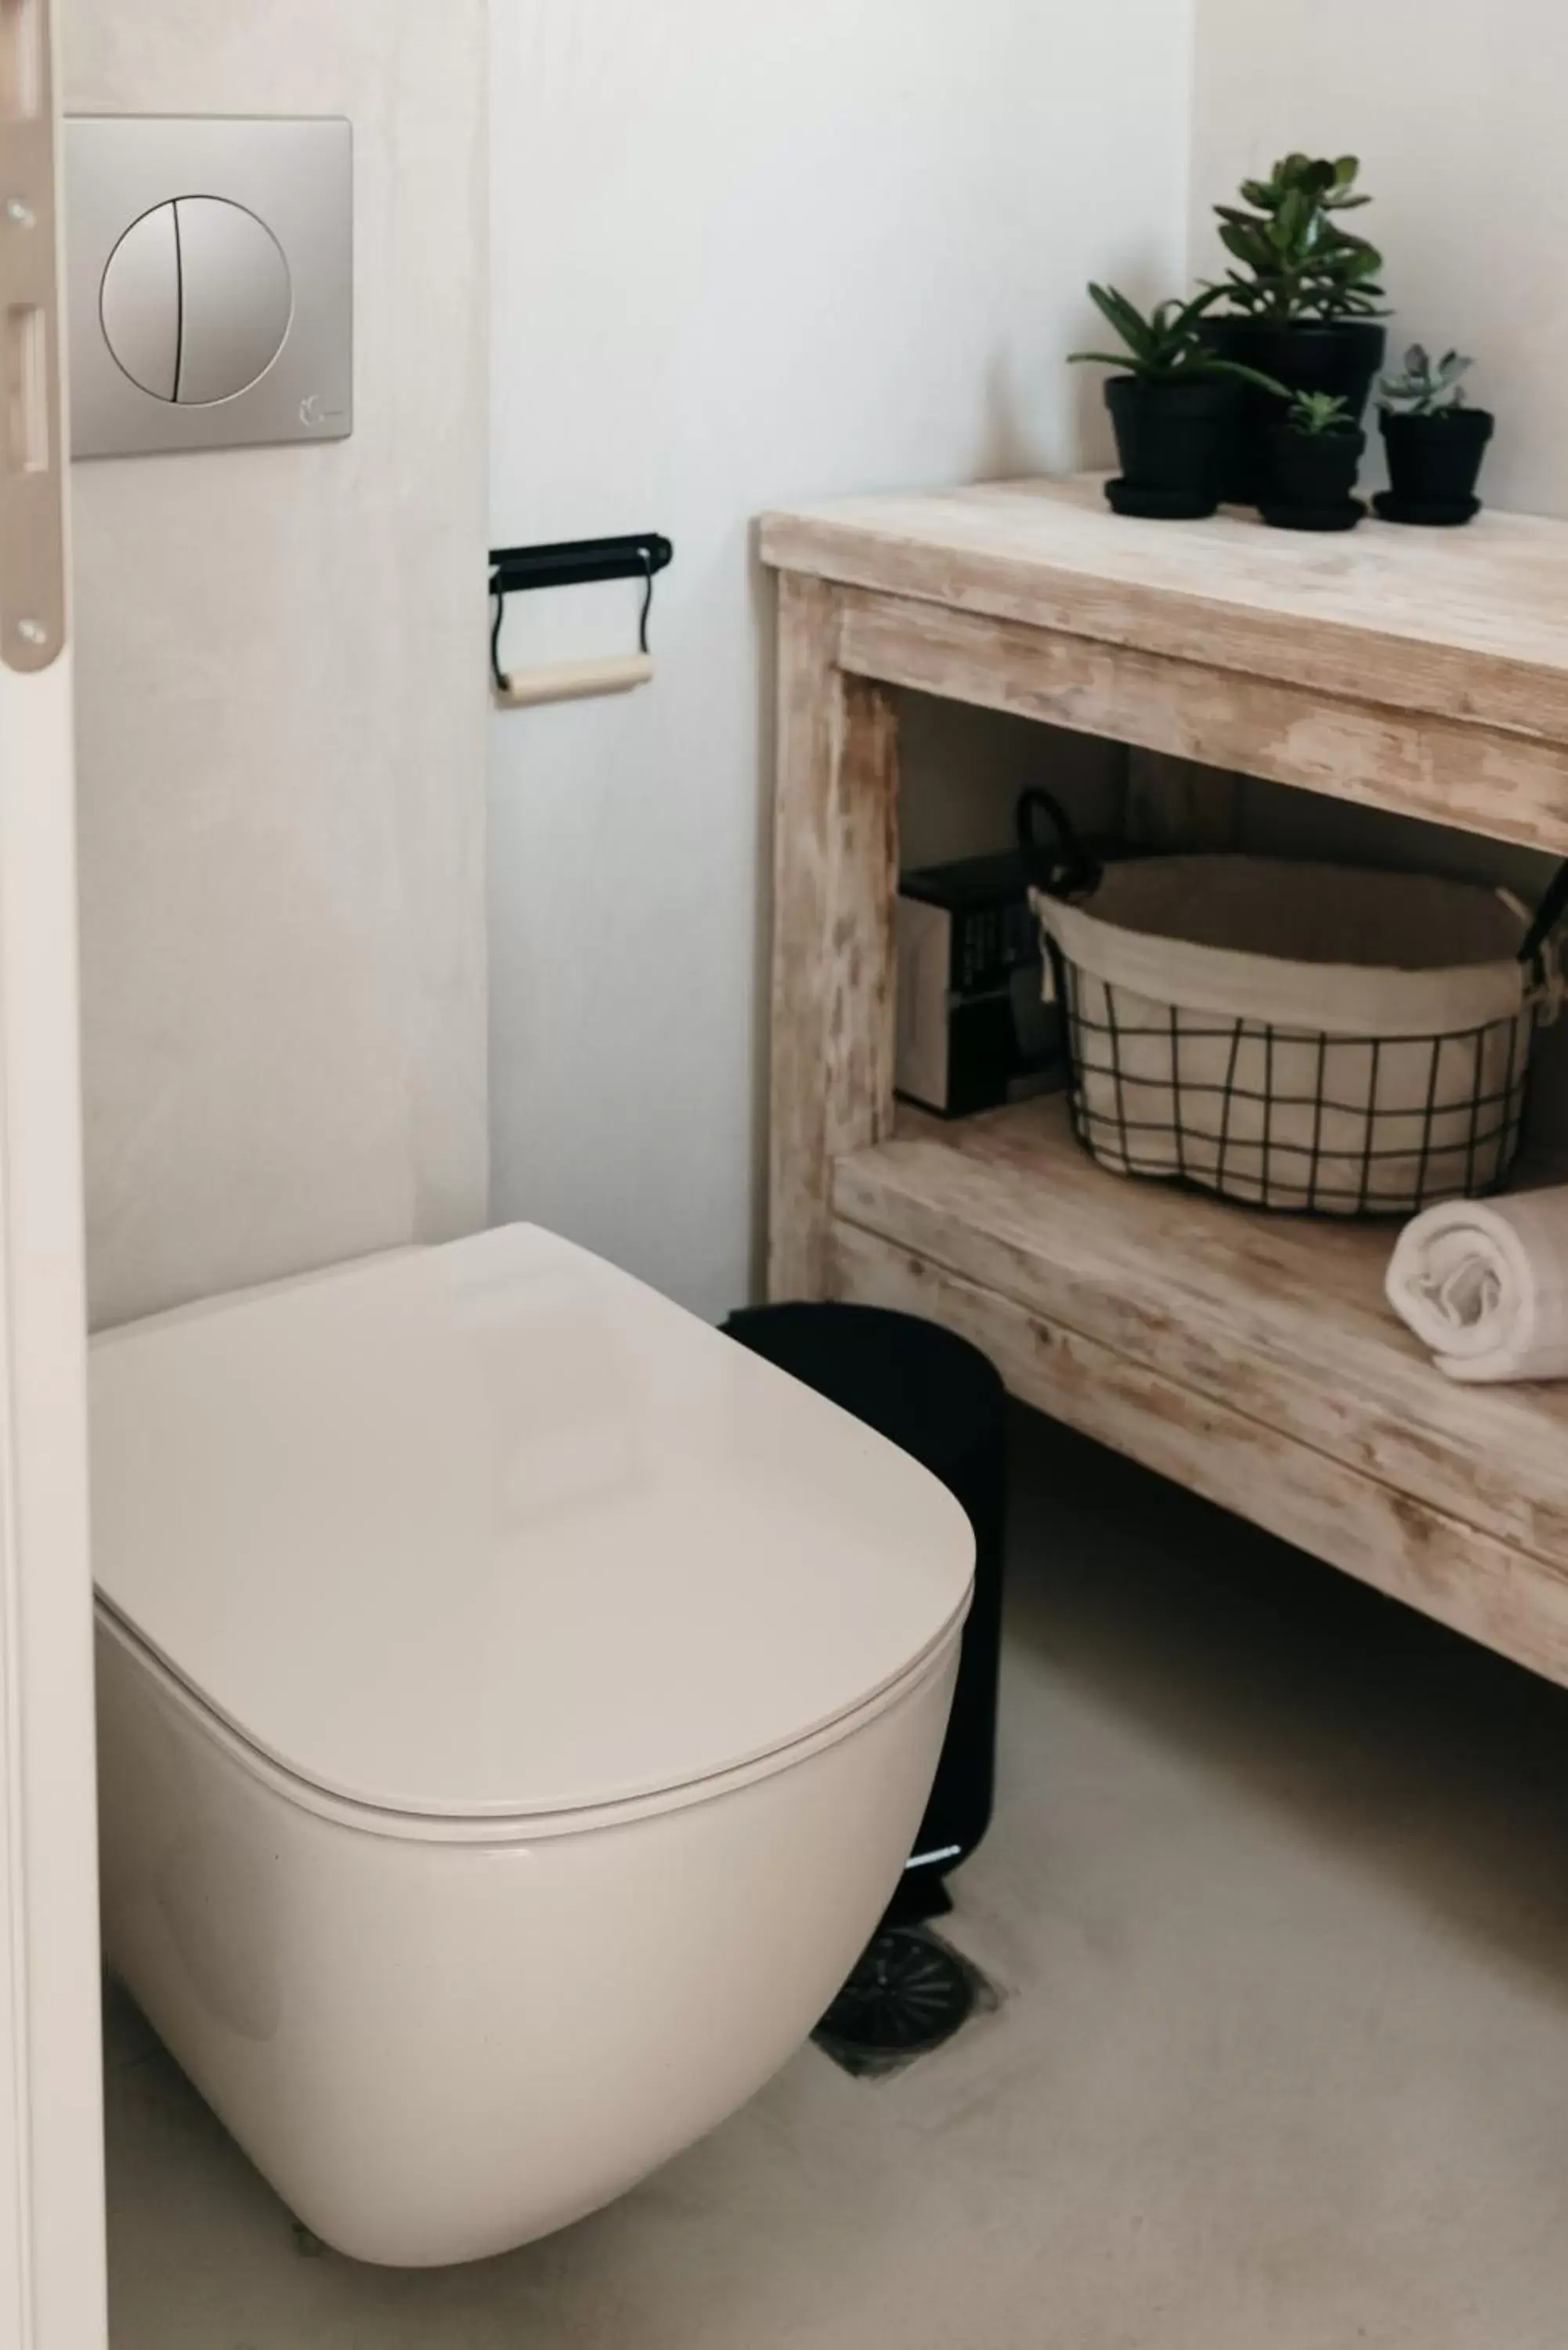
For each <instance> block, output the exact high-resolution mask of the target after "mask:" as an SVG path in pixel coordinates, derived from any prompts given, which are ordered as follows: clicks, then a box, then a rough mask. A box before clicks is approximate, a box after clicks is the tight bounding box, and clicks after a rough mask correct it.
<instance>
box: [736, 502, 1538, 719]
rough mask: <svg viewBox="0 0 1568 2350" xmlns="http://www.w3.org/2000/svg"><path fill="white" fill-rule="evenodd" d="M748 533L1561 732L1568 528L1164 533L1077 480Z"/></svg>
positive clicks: (1302, 675)
mask: <svg viewBox="0 0 1568 2350" xmlns="http://www.w3.org/2000/svg"><path fill="white" fill-rule="evenodd" d="M761 544H762V553H763V561H764V562H766V563H770V564H773V565H774V566H776V567H779V568H781V569H784V570H789V571H799V572H804V573H807V574H810V575H812V576H813V577H820V578H825V579H832V580H835V581H836V582H838V583H839V584H841V585H843V586H846V587H862V588H867V589H870V590H872V591H873V592H875V593H877V594H883V595H891V596H906V597H913V598H921V599H924V600H927V601H929V602H932V603H936V604H940V605H944V606H947V607H950V608H952V609H954V610H958V611H963V612H969V613H981V614H989V615H991V616H992V617H994V618H997V619H1011V620H1015V621H1018V622H1020V623H1021V624H1023V626H1025V627H1030V628H1037V629H1055V630H1060V631H1063V632H1064V633H1066V634H1069V635H1075V636H1082V637H1088V638H1092V639H1097V640H1099V641H1101V642H1104V643H1107V644H1122V645H1132V646H1137V647H1139V648H1140V649H1141V650H1144V651H1146V652H1153V653H1162V654H1165V655H1167V656H1169V657H1171V658H1173V659H1176V660H1196V661H1199V662H1202V663H1205V664H1207V665H1208V666H1210V667H1211V668H1215V669H1225V670H1231V671H1238V672H1240V673H1241V675H1242V676H1244V677H1258V678H1272V679H1274V680H1276V681H1282V682H1285V683H1289V684H1291V685H1294V686H1298V687H1302V688H1303V689H1305V690H1307V691H1311V692H1314V693H1316V694H1318V695H1321V696H1324V697H1326V698H1328V699H1330V700H1336V701H1343V700H1350V701H1355V702H1373V703H1382V704H1386V706H1388V707H1389V708H1392V709H1397V710H1407V711H1412V712H1419V713H1422V714H1426V715H1437V716H1445V717H1449V718H1454V719H1458V720H1460V721H1466V722H1471V723H1477V724H1482V725H1491V726H1498V727H1501V728H1505V729H1512V730H1514V731H1517V732H1519V733H1527V734H1536V735H1539V736H1542V737H1543V738H1544V739H1545V740H1547V741H1550V742H1556V743H1561V742H1563V741H1568V523H1561V522H1554V521H1549V520H1546V519H1544V518H1542V517H1541V516H1538V515H1502V514H1490V513H1488V514H1483V515H1481V516H1480V518H1479V520H1477V521H1476V522H1474V523H1472V524H1471V525H1469V528H1468V529H1465V530H1459V531H1421V530H1410V529H1402V528H1401V527H1400V526H1399V525H1397V524H1393V523H1379V522H1375V521H1368V522H1366V523H1364V524H1363V525H1361V527H1360V528H1359V529H1358V530H1356V531H1355V532H1351V533H1347V534H1345V535H1343V536H1335V537H1334V539H1333V540H1332V541H1330V540H1327V539H1313V538H1311V537H1310V536H1305V535H1304V534H1301V533H1296V532H1290V531H1272V530H1270V529H1268V528H1267V527H1266V526H1265V525H1263V524H1262V523H1260V522H1259V521H1258V520H1257V519H1256V518H1255V517H1253V516H1250V515H1241V514H1238V513H1225V514H1220V515H1215V516H1214V517H1213V518H1212V519H1211V520H1210V521H1208V522H1195V523H1183V524H1182V525H1180V526H1179V527H1177V526H1174V525H1171V524H1169V523H1159V522H1145V521H1140V520H1137V519H1136V518H1133V517H1130V516H1127V515H1113V514H1112V513H1111V512H1110V510H1109V508H1108V507H1107V506H1106V503H1105V499H1104V496H1103V494H1102V488H1101V484H1100V483H1099V481H1098V480H1097V479H1095V478H1093V477H1089V476H1085V475H1077V476H1075V477H1073V478H1072V479H1069V480H1064V481H1027V482H1001V483H987V484H981V485H979V486H977V487H973V488H969V489H960V490H945V491H940V492H936V493H929V494H909V495H904V496H893V497H869V498H855V499H847V500H844V501H840V502H838V503H836V504H831V505H826V506H807V507H800V508H796V509H793V510H791V511H789V512H784V513H778V514H773V515H767V516H765V517H764V519H763V526H762V539H761Z"/></svg>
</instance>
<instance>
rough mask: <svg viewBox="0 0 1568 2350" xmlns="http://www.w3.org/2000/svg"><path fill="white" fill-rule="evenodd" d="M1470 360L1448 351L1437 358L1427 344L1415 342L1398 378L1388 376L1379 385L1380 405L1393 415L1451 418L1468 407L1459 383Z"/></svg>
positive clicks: (1466, 370)
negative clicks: (1459, 410)
mask: <svg viewBox="0 0 1568 2350" xmlns="http://www.w3.org/2000/svg"><path fill="white" fill-rule="evenodd" d="M1470 366H1471V361H1470V360H1469V359H1466V358H1465V357H1464V356H1463V354H1462V353H1461V352H1459V351H1445V352H1444V353H1443V356H1442V358H1441V359H1433V358H1432V357H1431V355H1430V354H1429V352H1428V349H1427V348H1426V346H1425V344H1423V343H1412V344H1411V346H1410V348H1409V349H1408V350H1407V352H1406V354H1405V364H1404V366H1403V367H1402V368H1401V369H1400V370H1399V372H1398V374H1397V375H1386V376H1384V377H1383V379H1382V380H1381V381H1380V382H1379V384H1378V386H1377V390H1378V403H1377V404H1378V406H1379V407H1380V408H1381V409H1382V410H1383V411H1385V413H1386V414H1388V415H1391V416H1400V415H1404V416H1452V415H1453V413H1454V411H1455V410H1456V409H1459V408H1462V407H1463V406H1464V404H1465V390H1464V386H1463V384H1462V383H1461V382H1460V381H1459V378H1460V377H1461V376H1462V375H1468V374H1469V369H1470Z"/></svg>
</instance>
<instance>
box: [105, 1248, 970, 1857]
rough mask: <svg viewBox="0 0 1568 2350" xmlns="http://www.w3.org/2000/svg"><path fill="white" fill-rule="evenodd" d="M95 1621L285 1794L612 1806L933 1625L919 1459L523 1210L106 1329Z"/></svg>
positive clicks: (848, 1726) (691, 1787)
mask: <svg viewBox="0 0 1568 2350" xmlns="http://www.w3.org/2000/svg"><path fill="white" fill-rule="evenodd" d="M92 1440H93V1503H94V1513H95V1521H96V1530H95V1550H96V1565H97V1573H98V1580H99V1613H100V1621H101V1623H102V1625H103V1627H104V1628H105V1630H106V1632H107V1633H108V1634H109V1636H111V1637H114V1638H118V1639H119V1640H121V1641H123V1642H125V1643H128V1644H129V1645H130V1646H131V1647H132V1648H134V1649H136V1650H137V1651H139V1652H140V1654H141V1655H142V1656H143V1657H144V1659H147V1660H149V1661H151V1662H153V1663H154V1664H155V1665H156V1668H157V1669H158V1670H159V1671H160V1673H161V1675H162V1676H163V1677H164V1678H165V1679H166V1680H167V1681H168V1682H169V1683H170V1684H171V1685H172V1686H173V1687H174V1688H175V1689H176V1690H178V1691H179V1692H180V1695H181V1699H182V1702H183V1703H184V1704H185V1705H186V1706H187V1707H189V1708H192V1709H194V1710H195V1711H197V1712H198V1713H199V1714H201V1715H202V1716H204V1717H205V1718H206V1719H207V1720H208V1721H210V1722H211V1724H212V1725H213V1729H214V1731H216V1732H217V1733H218V1734H220V1735H223V1736H224V1737H225V1738H227V1739H228V1740H230V1741H232V1742H234V1744H235V1747H236V1751H240V1752H244V1753H245V1754H247V1755H248V1756H249V1757H250V1759H251V1762H252V1764H253V1765H254V1767H256V1768H258V1769H261V1770H262V1771H264V1772H267V1773H274V1774H281V1779H282V1780H283V1781H284V1782H286V1783H287V1784H288V1786H289V1787H291V1788H292V1790H293V1791H294V1795H295V1799H296V1800H298V1801H303V1802H305V1803H306V1804H308V1805H309V1806H310V1807H312V1808H316V1809H326V1810H328V1811H335V1810H336V1809H337V1807H347V1808H348V1812H349V1813H350V1814H353V1815H354V1816H355V1817H356V1818H358V1820H359V1821H360V1824H362V1825H373V1824H375V1823H376V1822H379V1823H381V1824H382V1825H383V1832H389V1833H411V1834H415V1835H423V1836H427V1837H428V1836H440V1837H446V1836H452V1837H454V1838H457V1839H459V1840H463V1839H466V1838H468V1837H470V1836H484V1837H491V1838H493V1837H496V1836H497V1835H500V1836H502V1837H504V1836H505V1835H507V1834H508V1833H509V1832H514V1833H519V1834H520V1833H523V1832H524V1831H525V1832H526V1833H528V1834H531V1835H538V1834H547V1833H551V1832H553V1831H558V1830H559V1829H560V1828H561V1827H562V1826H571V1825H578V1826H582V1825H589V1824H590V1823H591V1822H592V1821H594V1820H596V1819H597V1818H598V1817H599V1816H601V1815H603V1816H612V1815H613V1816H615V1817H626V1816H633V1815H638V1814H640V1813H642V1812H645V1811H647V1810H648V1809H649V1808H660V1807H665V1806H668V1805H669V1804H672V1803H678V1802H682V1801H690V1800H695V1799H696V1798H697V1797H698V1796H700V1795H701V1794H711V1793H714V1792H720V1791H722V1789H723V1787H724V1786H725V1785H726V1784H728V1783H744V1782H745V1780H746V1779H748V1778H750V1777H754V1776H756V1775H758V1774H759V1773H762V1772H763V1771H765V1770H766V1769H768V1768H770V1767H773V1768H778V1767H783V1766H784V1764H785V1763H791V1762H793V1761H795V1760H797V1759H799V1758H800V1757H801V1755H802V1754H803V1753H805V1752H809V1751H810V1749H811V1747H812V1746H813V1744H814V1743H822V1742H828V1741H830V1740H831V1739H832V1738H833V1737H834V1736H835V1735H847V1734H848V1732H849V1731H851V1730H853V1729H855V1728H857V1727H859V1726H860V1724H861V1723H862V1722H863V1721H867V1720H869V1719H871V1718H872V1717H873V1716H874V1715H875V1713H876V1711H877V1710H878V1709H879V1707H881V1706H882V1705H884V1704H891V1703H893V1702H895V1701H897V1700H898V1698H899V1697H900V1696H901V1695H902V1693H903V1692H904V1691H905V1690H907V1689H908V1688H909V1686H910V1685H911V1684H912V1683H914V1682H916V1681H918V1680H919V1678H920V1676H921V1673H922V1672H923V1671H924V1670H927V1669H929V1665H930V1662H931V1660H933V1659H937V1658H938V1657H939V1656H940V1655H941V1654H942V1653H944V1652H945V1650H946V1648H947V1647H948V1646H949V1645H950V1638H951V1635H952V1632H953V1629H954V1627H955V1625H956V1624H957V1623H958V1622H959V1621H961V1617H962V1615H963V1613H964V1610H965V1608H966V1607H967V1606H968V1599H969V1581H970V1572H971V1559H972V1545H971V1540H970V1536H969V1530H968V1526H967V1522H965V1521H964V1520H963V1517H962V1513H961V1511H960V1510H959V1508H958V1505H957V1504H956V1503H954V1502H953V1501H952V1499H951V1497H950V1495H949V1494H948V1493H947V1492H946V1490H945V1489H944V1488H943V1487H941V1486H940V1485H939V1484H938V1483H937V1482H936V1481H935V1480H934V1479H932V1478H930V1477H929V1476H928V1474H927V1473H926V1472H925V1471H923V1470H921V1469H919V1467H918V1466H917V1465H916V1464H915V1463H914V1462H913V1461H909V1459H908V1458H907V1457H906V1456H904V1455H903V1454H901V1453H898V1452H897V1451H894V1449H893V1448H892V1447H890V1446H888V1444H886V1443H885V1442H884V1441H883V1440H881V1439H880V1438H878V1437H877V1436H876V1435H874V1434H873V1433H872V1432H871V1431H869V1430H867V1429H865V1428H863V1427H862V1426H861V1425H860V1424H859V1423H858V1422H857V1421H855V1420H853V1419H849V1418H848V1417H847V1416H846V1414H844V1413H842V1412H840V1411H839V1410H837V1409H836V1407H834V1406H833V1405H831V1404H828V1403H826V1401H825V1400H824V1399H822V1398H820V1397H818V1396H815V1395H814V1394H812V1393H810V1392H809V1391H808V1390H806V1389H805V1388H801V1387H799V1386H798V1385H797V1384H796V1383H795V1382H794V1381H792V1380H790V1379H788V1378H785V1377H784V1375H783V1374H781V1373H779V1372H778V1371H776V1370H775V1369H774V1367H772V1366H771V1365H769V1364H767V1363H765V1362H763V1361H762V1360H761V1359H760V1358H758V1357H755V1356H753V1355H751V1354H750V1353H749V1352H747V1351H746V1350H745V1349H743V1348H742V1347H737V1346H735V1345H734V1344H733V1343H732V1341H730V1340H728V1339H726V1338H724V1337H722V1336H721V1335H720V1334H719V1333H717V1332H715V1331H713V1330H711V1328H709V1327H708V1326H705V1325H703V1324H701V1323H699V1322H697V1321H695V1320H694V1319H693V1318H692V1317H691V1316H690V1315H686V1314H685V1313H683V1312H682V1311H681V1310H680V1308H678V1307H676V1306H674V1305H670V1303H669V1301H668V1300H666V1299H664V1298H662V1297H659V1296H658V1295H656V1294H655V1293H654V1292H652V1291H650V1290H649V1289H647V1288H645V1287H644V1286H643V1285H642V1284H639V1283H637V1282H635V1281H633V1280H631V1279H630V1278H628V1276H627V1275H625V1274H620V1273H618V1272H616V1271H615V1270H613V1269H612V1268H611V1267H609V1266H608V1265H606V1264H604V1263H601V1262H600V1261H599V1260H597V1259H596V1258H594V1257H591V1256H589V1255H587V1253H585V1252H583V1251H581V1250H579V1249H576V1248H574V1247H572V1246H571V1245H570V1244H568V1243H565V1242H563V1241H561V1240H559V1239H557V1238H556V1237H555V1236H554V1235H552V1234H548V1233H545V1232H540V1231H538V1230H537V1229H536V1228H534V1227H530V1226H513V1227H511V1228H509V1229H507V1230H504V1231H500V1232H490V1233H485V1234H483V1235H481V1236H479V1237H478V1238H476V1239H474V1240H472V1241H466V1242H462V1243H453V1244H450V1245H448V1246H446V1247H442V1248H437V1249H426V1250H413V1251H408V1252H402V1253H398V1254H396V1255H391V1256H386V1257H380V1258H375V1259H370V1260H368V1261H365V1262H364V1263H359V1264H356V1265H351V1266H348V1267H345V1268H341V1269H338V1270H336V1271H334V1272H333V1273H331V1274H324V1275H320V1276H317V1277H312V1278H307V1279H306V1280H303V1281H299V1282H292V1283H286V1284H278V1285H275V1286H274V1287H272V1288H269V1289H266V1290H261V1291H253V1292H250V1293H247V1294H244V1295H240V1296H237V1297H234V1298H227V1299H221V1300H218V1301H216V1302H214V1303H213V1304H210V1305H202V1306H197V1307H192V1308H188V1309H182V1311H180V1312H177V1313H175V1314H172V1315H162V1316H161V1317H159V1318H158V1319H157V1320H155V1321H152V1322H147V1323H141V1324H138V1325H135V1326H131V1327H130V1328H128V1329H126V1330H124V1331H119V1332H111V1333H109V1334H107V1335H106V1336H103V1337H101V1338H99V1339H98V1340H96V1341H95V1342H94V1347H93V1355H92Z"/></svg>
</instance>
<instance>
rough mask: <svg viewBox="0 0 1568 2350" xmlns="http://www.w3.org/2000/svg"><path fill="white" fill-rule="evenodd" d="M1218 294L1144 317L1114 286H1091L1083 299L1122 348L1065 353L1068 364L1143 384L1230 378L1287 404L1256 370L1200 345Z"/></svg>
mask: <svg viewBox="0 0 1568 2350" xmlns="http://www.w3.org/2000/svg"><path fill="white" fill-rule="evenodd" d="M1222 291H1223V288H1222V287H1220V286H1207V287H1205V289H1204V291H1203V292H1202V293H1201V294H1197V295H1195V296H1193V297H1192V299H1191V300H1190V301H1189V302H1183V301H1181V300H1180V299H1179V298H1173V299H1172V300H1170V301H1168V302H1157V303H1156V305H1155V307H1154V308H1153V309H1152V310H1150V311H1149V312H1147V315H1146V314H1145V313H1144V312H1143V311H1142V310H1140V309H1139V308H1138V307H1137V304H1136V303H1133V302H1129V301H1128V299H1127V296H1126V295H1125V294H1118V293H1117V291H1116V287H1115V286H1090V288H1089V298H1090V300H1091V301H1092V302H1093V303H1094V305H1095V307H1096V309H1097V310H1098V311H1099V312H1100V314H1101V316H1102V317H1104V318H1106V320H1108V322H1109V324H1110V325H1111V326H1112V327H1114V328H1115V329H1116V333H1117V334H1118V335H1119V336H1120V337H1121V338H1122V342H1123V344H1124V346H1125V348H1123V349H1122V350H1120V351H1070V352H1069V353H1068V359H1069V361H1070V362H1071V363H1072V364H1073V365H1075V366H1077V365H1083V364H1085V363H1088V364H1093V365H1096V366H1099V367H1114V368H1123V369H1126V370H1127V373H1128V374H1129V375H1136V376H1137V378H1138V379H1139V380H1140V381H1141V382H1144V383H1193V382H1197V381H1199V380H1202V379H1203V378H1205V377H1210V376H1232V377H1234V378H1236V379H1237V380H1239V381H1240V382H1242V383H1250V384H1253V385H1256V386H1257V387H1258V388H1259V389H1260V390H1263V391H1270V392H1273V393H1274V394H1276V396H1277V397H1278V398H1279V399H1281V400H1286V399H1288V398H1289V396H1290V395H1289V393H1288V392H1287V391H1286V390H1285V388H1284V385H1283V384H1282V383H1276V382H1275V380H1274V379H1273V377H1272V376H1271V375H1263V374H1262V373H1261V372H1260V370H1259V369H1257V368H1250V367H1243V366H1241V363H1240V362H1239V361H1238V360H1236V359H1221V358H1220V354H1219V353H1218V352H1217V351H1211V350H1210V348H1208V346H1207V345H1206V344H1205V342H1204V340H1203V336H1202V332H1201V320H1202V319H1203V317H1204V315H1205V313H1206V312H1208V311H1209V310H1210V309H1211V308H1212V307H1213V306H1214V304H1215V303H1216V302H1217V301H1218V300H1219V299H1220V294H1221V292H1222Z"/></svg>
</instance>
